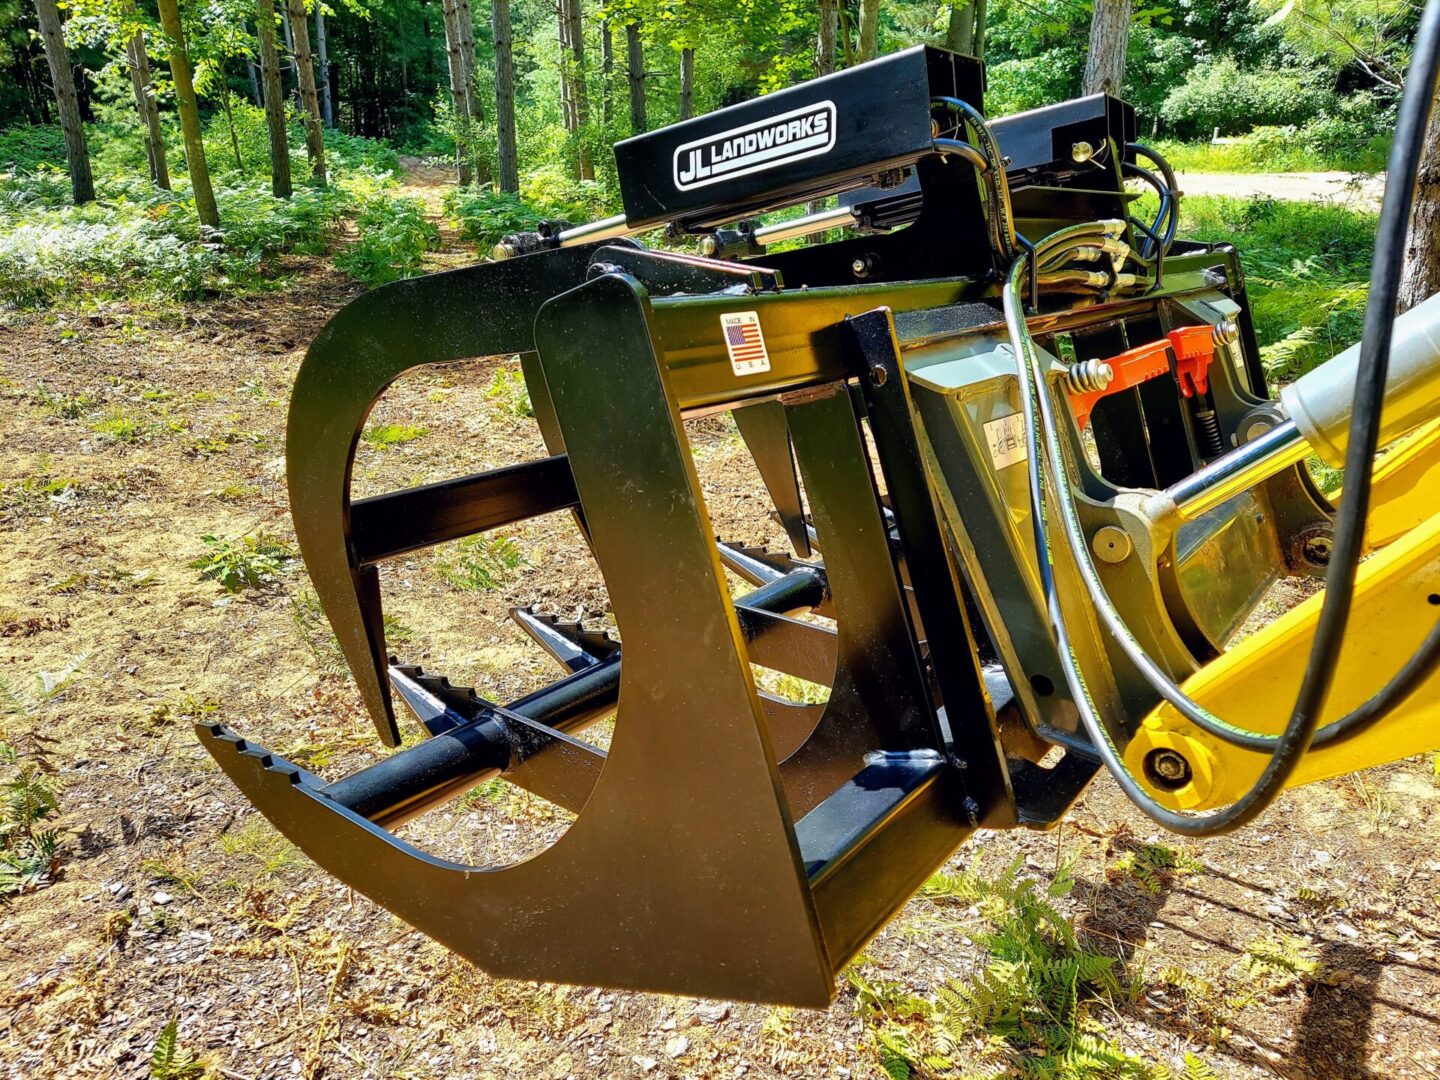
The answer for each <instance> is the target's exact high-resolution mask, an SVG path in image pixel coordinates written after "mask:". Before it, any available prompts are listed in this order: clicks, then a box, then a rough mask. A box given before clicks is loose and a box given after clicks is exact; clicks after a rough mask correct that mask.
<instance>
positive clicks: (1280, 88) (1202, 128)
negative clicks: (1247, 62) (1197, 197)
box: [1160, 57, 1333, 135]
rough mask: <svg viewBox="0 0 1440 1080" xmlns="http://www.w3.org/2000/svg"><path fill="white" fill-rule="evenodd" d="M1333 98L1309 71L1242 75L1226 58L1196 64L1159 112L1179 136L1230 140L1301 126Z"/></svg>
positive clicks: (1250, 72)
mask: <svg viewBox="0 0 1440 1080" xmlns="http://www.w3.org/2000/svg"><path fill="white" fill-rule="evenodd" d="M1332 100H1333V98H1332V96H1331V95H1329V93H1328V92H1327V91H1326V90H1325V89H1324V88H1323V87H1322V86H1318V85H1316V81H1315V78H1314V76H1313V74H1312V73H1310V72H1308V71H1294V70H1280V71H1258V72H1257V71H1241V70H1240V68H1239V66H1238V65H1237V64H1236V62H1235V61H1234V60H1233V59H1232V58H1230V57H1221V58H1220V59H1218V60H1214V61H1210V62H1207V63H1201V64H1197V65H1196V66H1195V67H1194V68H1193V69H1192V70H1191V72H1190V74H1189V75H1188V76H1187V77H1186V79H1185V82H1184V83H1182V84H1181V85H1180V86H1178V87H1176V88H1175V89H1174V90H1172V91H1171V92H1170V94H1169V96H1167V97H1166V98H1165V102H1164V104H1163V105H1162V106H1161V108H1160V115H1161V116H1162V117H1163V118H1164V120H1165V122H1166V123H1167V124H1169V125H1170V126H1171V127H1172V128H1173V129H1174V130H1176V131H1178V132H1179V133H1180V134H1182V135H1208V134H1210V132H1211V131H1212V130H1213V129H1215V128H1217V127H1218V128H1219V129H1220V130H1221V132H1222V133H1224V134H1228V135H1233V134H1239V133H1242V132H1245V131H1249V130H1250V129H1251V128H1253V127H1256V126H1257V125H1279V124H1303V123H1304V122H1305V121H1307V120H1310V119H1312V118H1314V117H1315V116H1317V115H1319V114H1320V113H1321V112H1322V111H1324V109H1325V106H1326V105H1328V104H1330V103H1331V102H1332Z"/></svg>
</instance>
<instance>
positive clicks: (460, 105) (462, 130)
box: [441, 0, 475, 187]
mask: <svg viewBox="0 0 1440 1080" xmlns="http://www.w3.org/2000/svg"><path fill="white" fill-rule="evenodd" d="M441 11H442V12H443V13H444V16H445V55H446V57H447V58H448V61H449V67H450V101H451V103H452V104H453V105H454V107H455V175H456V178H457V179H458V180H459V181H460V185H461V186H462V187H464V186H465V185H466V184H472V183H474V182H475V173H474V171H473V170H472V169H471V165H470V161H471V155H470V99H469V97H468V96H467V95H466V93H465V58H464V55H463V53H462V51H461V45H460V14H459V7H458V5H457V4H456V0H442V3H441Z"/></svg>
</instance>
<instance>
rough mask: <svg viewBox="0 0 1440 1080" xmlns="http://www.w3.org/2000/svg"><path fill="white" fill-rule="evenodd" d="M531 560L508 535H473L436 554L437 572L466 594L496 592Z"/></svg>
mask: <svg viewBox="0 0 1440 1080" xmlns="http://www.w3.org/2000/svg"><path fill="white" fill-rule="evenodd" d="M527 561H528V560H526V558H525V553H524V552H523V551H521V550H520V545H519V544H517V543H516V542H515V541H514V540H513V539H511V538H510V537H508V536H495V537H490V536H469V537H466V538H465V539H464V540H459V541H456V542H455V543H454V544H452V545H447V546H446V547H444V548H441V549H440V551H439V552H437V553H436V555H435V572H436V573H437V574H439V575H440V578H441V580H443V581H445V582H447V583H448V584H450V585H453V586H454V587H455V588H457V589H462V590H464V591H465V592H493V591H494V590H496V589H499V588H500V587H501V586H502V585H504V584H505V582H506V581H507V580H509V579H510V577H512V576H513V574H514V572H515V571H516V570H518V569H519V568H520V567H522V566H524V565H525V564H526V562H527Z"/></svg>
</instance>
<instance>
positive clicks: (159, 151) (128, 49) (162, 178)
mask: <svg viewBox="0 0 1440 1080" xmlns="http://www.w3.org/2000/svg"><path fill="white" fill-rule="evenodd" d="M125 60H126V63H127V66H128V67H129V68H130V86H131V87H132V88H133V89H134V91H135V111H136V112H137V113H138V114H139V115H140V127H141V130H142V131H143V132H144V133H145V160H146V162H148V163H149V166H150V182H151V183H152V184H154V185H155V186H156V187H158V188H164V189H165V190H166V191H169V190H170V168H169V165H168V164H167V162H166V161H165V137H164V134H163V133H162V132H161V131H160V110H159V109H158V108H157V107H156V106H155V99H154V98H153V97H151V96H150V58H149V57H148V56H146V55H145V35H144V34H142V33H140V32H139V31H138V30H137V31H136V32H135V33H134V34H132V35H131V37H130V40H129V42H127V43H126V45H125Z"/></svg>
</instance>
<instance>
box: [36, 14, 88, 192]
mask: <svg viewBox="0 0 1440 1080" xmlns="http://www.w3.org/2000/svg"><path fill="white" fill-rule="evenodd" d="M35 13H36V15H37V16H38V17H39V19H40V37H41V39H42V40H43V41H44V42H45V59H46V60H48V61H49V63H50V80H51V84H52V85H53V86H54V88H55V111H56V113H58V114H59V116H60V130H61V131H62V132H63V133H64V135H65V160H66V162H67V163H68V164H69V166H70V194H71V197H72V198H73V199H74V200H75V205H76V206H79V205H80V204H81V203H87V202H92V201H94V199H95V178H94V177H93V176H92V175H91V173H90V151H89V149H88V148H87V147H86V146H85V128H84V126H83V125H82V124H81V122H80V100H79V98H77V97H76V96H75V73H74V72H73V71H72V70H71V68H70V50H68V49H67V48H65V35H64V32H63V31H62V29H61V24H60V8H59V7H58V6H57V5H56V3H55V0H35Z"/></svg>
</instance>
